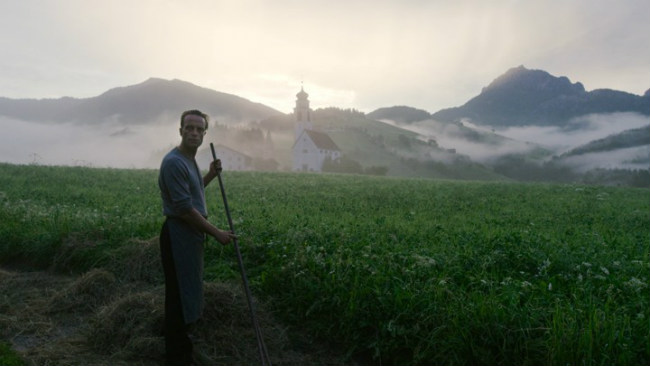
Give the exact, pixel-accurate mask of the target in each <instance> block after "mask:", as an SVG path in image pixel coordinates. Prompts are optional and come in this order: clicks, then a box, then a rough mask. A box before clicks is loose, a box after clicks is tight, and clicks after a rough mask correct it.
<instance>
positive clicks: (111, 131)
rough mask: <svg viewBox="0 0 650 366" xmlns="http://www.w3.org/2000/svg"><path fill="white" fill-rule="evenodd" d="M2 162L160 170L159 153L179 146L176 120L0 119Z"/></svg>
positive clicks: (0, 152) (0, 156)
mask: <svg viewBox="0 0 650 366" xmlns="http://www.w3.org/2000/svg"><path fill="white" fill-rule="evenodd" d="M0 125H2V126H3V129H2V135H0V161H1V162H8V163H14V164H42V165H69V166H93V167H113V168H156V167H157V166H158V164H159V163H160V162H159V159H158V158H157V157H156V152H161V151H166V150H168V149H170V148H171V147H172V146H174V145H176V144H178V142H179V141H180V136H179V135H178V126H177V123H176V122H175V121H174V122H166V123H157V124H151V125H131V126H124V125H123V124H116V123H109V122H106V123H102V124H96V125H79V124H73V123H63V124H43V123H35V122H25V121H20V120H13V119H7V118H0Z"/></svg>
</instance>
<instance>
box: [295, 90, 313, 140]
mask: <svg viewBox="0 0 650 366" xmlns="http://www.w3.org/2000/svg"><path fill="white" fill-rule="evenodd" d="M308 98H309V94H307V93H305V90H304V89H303V87H302V86H301V87H300V91H299V92H298V94H296V107H295V108H294V109H293V113H294V115H295V116H296V127H295V133H296V137H295V138H296V139H298V137H300V134H301V133H302V131H304V130H311V129H312V128H313V126H312V124H311V109H310V108H309V99H308Z"/></svg>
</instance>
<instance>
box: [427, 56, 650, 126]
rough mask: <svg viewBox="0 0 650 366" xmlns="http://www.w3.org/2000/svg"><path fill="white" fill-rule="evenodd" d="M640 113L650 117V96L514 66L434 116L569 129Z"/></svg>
mask: <svg viewBox="0 0 650 366" xmlns="http://www.w3.org/2000/svg"><path fill="white" fill-rule="evenodd" d="M615 112H636V113H639V114H642V115H650V96H649V95H648V93H646V94H645V95H644V96H639V95H634V94H630V93H625V92H622V91H616V90H610V89H598V90H594V91H591V92H587V91H585V88H584V86H583V85H582V84H581V83H579V82H578V83H571V81H570V80H569V79H568V78H566V77H564V76H563V77H555V76H553V75H551V74H549V73H548V72H546V71H542V70H528V69H526V68H525V67H523V66H519V67H516V68H512V69H510V70H508V71H507V72H506V73H505V74H503V75H501V76H499V77H498V78H497V79H495V80H494V81H493V82H492V83H490V85H488V86H487V87H485V88H483V90H482V91H481V94H479V95H478V96H476V97H474V98H472V99H471V100H469V101H468V102H467V103H465V104H464V105H463V106H461V107H455V108H448V109H443V110H440V111H438V112H436V113H433V115H432V118H434V119H436V120H440V121H460V120H463V119H470V120H471V121H472V123H474V124H477V125H487V126H492V127H511V126H530V125H537V126H564V125H566V123H567V122H568V121H569V120H570V119H572V118H574V117H578V116H582V115H587V114H598V113H615Z"/></svg>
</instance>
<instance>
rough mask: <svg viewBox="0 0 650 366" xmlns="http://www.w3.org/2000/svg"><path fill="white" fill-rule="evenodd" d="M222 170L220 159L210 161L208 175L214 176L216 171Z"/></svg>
mask: <svg viewBox="0 0 650 366" xmlns="http://www.w3.org/2000/svg"><path fill="white" fill-rule="evenodd" d="M222 170H223V168H222V167H221V159H217V160H214V161H212V162H211V163H210V175H212V176H216V175H217V174H218V173H221V171H222Z"/></svg>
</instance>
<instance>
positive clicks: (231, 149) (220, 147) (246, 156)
mask: <svg viewBox="0 0 650 366" xmlns="http://www.w3.org/2000/svg"><path fill="white" fill-rule="evenodd" d="M214 149H215V150H217V149H221V150H222V151H223V150H228V151H230V152H231V153H233V154H237V155H241V156H242V157H243V158H244V159H247V160H250V159H252V158H251V157H250V156H248V155H246V154H244V153H243V152H240V151H237V150H235V149H233V148H230V147H228V146H226V145H222V144H217V145H215V147H214Z"/></svg>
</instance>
